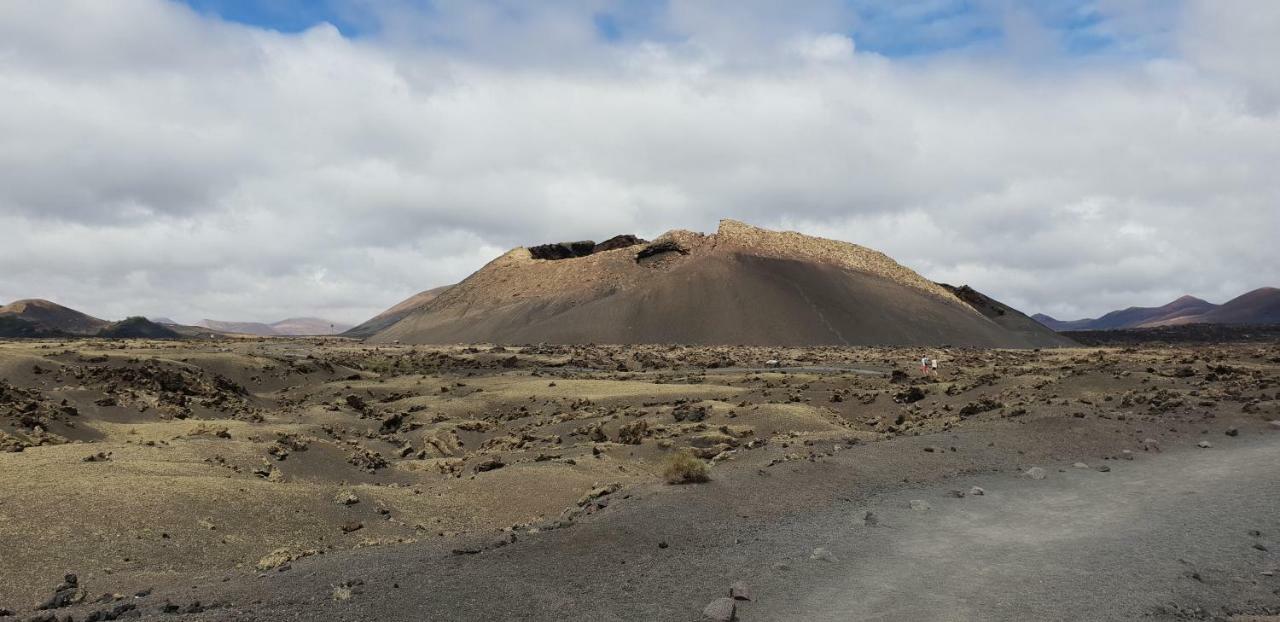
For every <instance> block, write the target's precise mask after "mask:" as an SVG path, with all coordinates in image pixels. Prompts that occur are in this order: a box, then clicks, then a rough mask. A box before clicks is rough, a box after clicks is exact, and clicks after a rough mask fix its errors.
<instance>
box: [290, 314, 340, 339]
mask: <svg viewBox="0 0 1280 622" xmlns="http://www.w3.org/2000/svg"><path fill="white" fill-rule="evenodd" d="M350 328H351V325H350V324H341V323H338V322H330V321H329V320H326V319H324V318H318V317H291V318H289V319H287V320H280V321H279V322H276V323H274V324H271V330H273V331H275V334H277V335H291V336H301V335H336V334H338V333H341V332H343V331H345V330H349V329H350Z"/></svg>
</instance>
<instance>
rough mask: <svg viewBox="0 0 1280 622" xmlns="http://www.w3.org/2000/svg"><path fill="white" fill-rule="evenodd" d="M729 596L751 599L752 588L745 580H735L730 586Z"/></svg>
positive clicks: (737, 598)
mask: <svg viewBox="0 0 1280 622" xmlns="http://www.w3.org/2000/svg"><path fill="white" fill-rule="evenodd" d="M729 597H730V598H732V599H734V600H751V589H750V588H748V587H747V584H746V582H744V581H735V582H734V583H733V585H730V586H729Z"/></svg>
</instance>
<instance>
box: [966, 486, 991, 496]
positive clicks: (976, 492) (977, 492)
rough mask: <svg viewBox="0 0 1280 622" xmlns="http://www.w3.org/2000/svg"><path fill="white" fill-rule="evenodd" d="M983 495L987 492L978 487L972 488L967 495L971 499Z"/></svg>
mask: <svg viewBox="0 0 1280 622" xmlns="http://www.w3.org/2000/svg"><path fill="white" fill-rule="evenodd" d="M985 494H987V491H985V490H983V489H982V488H981V487H980V486H974V487H973V488H970V489H969V495H970V496H973V497H981V496H982V495H985Z"/></svg>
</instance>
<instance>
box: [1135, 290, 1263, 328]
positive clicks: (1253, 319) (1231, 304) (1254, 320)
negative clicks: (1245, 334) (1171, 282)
mask: <svg viewBox="0 0 1280 622" xmlns="http://www.w3.org/2000/svg"><path fill="white" fill-rule="evenodd" d="M1171 324H1280V289H1277V288H1275V287H1261V288H1258V289H1255V290H1253V291H1251V292H1248V293H1246V294H1243V295H1240V296H1237V297H1235V298H1232V299H1231V300H1228V301H1227V302H1225V303H1223V304H1222V305H1221V306H1218V307H1215V308H1213V309H1211V310H1209V311H1207V312H1205V313H1201V314H1198V315H1187V316H1181V317H1178V318H1174V319H1172V320H1166V321H1163V322H1160V323H1158V324H1153V325H1160V326H1167V325H1171Z"/></svg>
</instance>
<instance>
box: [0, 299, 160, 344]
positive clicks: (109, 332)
mask: <svg viewBox="0 0 1280 622" xmlns="http://www.w3.org/2000/svg"><path fill="white" fill-rule="evenodd" d="M0 337H3V338H9V339H22V338H38V337H102V338H105V339H177V338H180V337H182V335H180V334H178V333H177V332H175V331H174V330H173V329H171V328H169V327H166V326H161V325H160V324H157V323H155V322H152V321H151V320H148V319H146V318H144V317H131V318H128V319H125V320H121V321H119V322H108V321H106V320H100V319H98V318H96V317H93V316H90V315H87V314H85V313H81V312H80V311H76V310H75V309H70V308H67V307H64V306H62V305H60V304H57V303H55V302H50V301H48V300H37V299H30V300H19V301H17V302H14V303H10V304H8V305H5V306H3V307H0Z"/></svg>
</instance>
